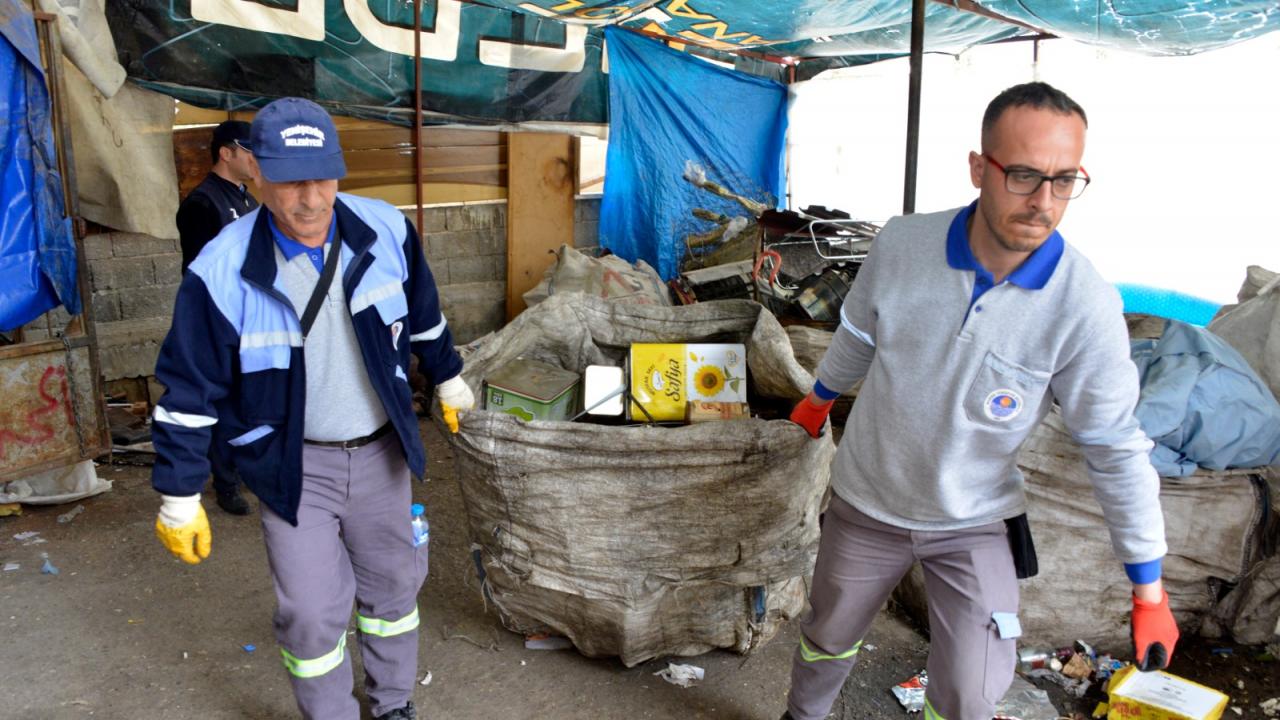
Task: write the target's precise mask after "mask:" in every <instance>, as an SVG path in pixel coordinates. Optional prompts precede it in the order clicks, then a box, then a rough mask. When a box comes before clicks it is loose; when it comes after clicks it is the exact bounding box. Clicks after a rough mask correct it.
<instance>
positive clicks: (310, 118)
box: [250, 97, 347, 182]
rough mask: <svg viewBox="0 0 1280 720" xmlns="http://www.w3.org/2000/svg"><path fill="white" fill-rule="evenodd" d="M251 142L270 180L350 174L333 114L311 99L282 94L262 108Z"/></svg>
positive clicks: (322, 178)
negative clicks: (284, 96)
mask: <svg viewBox="0 0 1280 720" xmlns="http://www.w3.org/2000/svg"><path fill="white" fill-rule="evenodd" d="M250 142H251V143H252V147H253V157H254V158H255V159H257V161H258V167H259V168H261V169H262V176H263V177H265V178H266V179H267V180H269V181H270V182H295V181H298V180H337V179H339V178H342V177H345V176H346V174H347V164H346V163H345V162H343V160H342V146H341V145H339V144H338V129H337V128H336V127H334V125H333V118H331V117H329V113H327V112H325V109H324V108H322V107H320V106H319V105H317V104H315V103H313V102H311V101H310V100H304V99H303V98H296V97H287V98H280V99H279V100H275V101H273V102H271V103H270V104H269V105H267V106H266V107H264V108H262V109H261V110H259V111H258V115H257V116H256V117H254V119H253V129H252V130H251V132H250Z"/></svg>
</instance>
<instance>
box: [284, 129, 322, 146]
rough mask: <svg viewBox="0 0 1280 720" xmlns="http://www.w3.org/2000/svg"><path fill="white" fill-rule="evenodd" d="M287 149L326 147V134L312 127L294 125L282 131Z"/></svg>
mask: <svg viewBox="0 0 1280 720" xmlns="http://www.w3.org/2000/svg"><path fill="white" fill-rule="evenodd" d="M280 137H281V138H283V139H284V144H285V147H324V132H322V131H321V130H320V129H319V128H314V127H311V126H310V125H294V126H293V127H291V128H285V129H284V130H281V131H280Z"/></svg>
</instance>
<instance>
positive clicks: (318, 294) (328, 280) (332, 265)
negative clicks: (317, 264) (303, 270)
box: [302, 236, 342, 341]
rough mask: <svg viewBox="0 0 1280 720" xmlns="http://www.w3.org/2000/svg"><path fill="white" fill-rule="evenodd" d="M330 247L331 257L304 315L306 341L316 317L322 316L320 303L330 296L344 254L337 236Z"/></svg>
mask: <svg viewBox="0 0 1280 720" xmlns="http://www.w3.org/2000/svg"><path fill="white" fill-rule="evenodd" d="M329 245H330V247H329V257H327V258H325V260H324V271H323V272H321V273H320V280H319V281H318V282H316V287H315V289H314V290H312V291H311V299H310V300H308V301H307V309H306V311H305V312H303V313H302V339H303V340H304V341H305V340H306V339H307V333H309V332H311V326H312V325H314V324H315V322H316V315H319V314H320V303H322V302H324V299H325V296H326V295H328V294H329V286H330V285H332V284H333V276H334V274H335V273H336V272H337V270H338V256H339V255H341V254H342V243H341V242H340V241H339V240H338V238H337V237H336V236H335V237H334V239H333V242H331V243H329Z"/></svg>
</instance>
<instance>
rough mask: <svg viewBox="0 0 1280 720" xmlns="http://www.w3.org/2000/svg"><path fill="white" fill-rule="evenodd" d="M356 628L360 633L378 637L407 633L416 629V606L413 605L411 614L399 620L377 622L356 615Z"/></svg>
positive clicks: (374, 619) (358, 614)
mask: <svg viewBox="0 0 1280 720" xmlns="http://www.w3.org/2000/svg"><path fill="white" fill-rule="evenodd" d="M356 627H358V628H360V632H362V633H364V634H365V635H377V636H378V637H391V636H392V635H399V634H401V633H407V632H409V631H410V630H414V629H416V628H417V627H418V606H417V605H414V606H413V612H411V613H409V614H408V615H405V616H404V617H402V618H400V619H399V620H378V619H376V618H367V617H365V616H363V615H361V614H360V613H356Z"/></svg>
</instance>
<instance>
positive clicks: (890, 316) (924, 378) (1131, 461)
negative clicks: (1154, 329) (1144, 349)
mask: <svg viewBox="0 0 1280 720" xmlns="http://www.w3.org/2000/svg"><path fill="white" fill-rule="evenodd" d="M972 207H973V206H970V208H962V209H958V210H949V211H946V212H940V213H931V214H919V215H909V216H905V217H899V218H895V219H894V220H892V221H891V222H889V224H888V225H886V226H885V228H884V230H883V231H882V232H881V233H880V235H879V237H878V238H877V240H876V242H875V244H874V247H873V248H872V251H871V253H870V255H869V256H868V257H867V260H866V262H865V263H864V264H863V266H862V269H861V270H860V271H859V273H858V277H857V280H856V281H855V282H854V285H853V288H852V289H851V290H850V292H849V295H848V296H847V297H846V298H845V302H844V306H843V308H842V309H841V324H840V328H839V329H838V330H837V332H836V334H835V337H834V339H833V341H832V344H831V347H830V349H829V350H828V351H827V354H826V355H825V356H824V357H823V360H822V362H821V363H820V364H819V366H818V380H819V381H820V382H821V383H822V384H823V385H825V386H826V387H827V388H830V389H832V390H837V391H844V390H846V389H848V388H850V387H852V385H853V384H854V382H856V381H857V380H858V379H860V378H862V377H864V376H865V378H866V380H865V382H864V384H863V386H862V389H861V390H860V391H859V393H858V399H857V402H856V403H855V404H854V408H853V412H852V413H851V414H850V416H849V421H848V424H847V426H846V429H845V434H844V438H843V439H842V440H841V443H840V447H839V449H838V450H837V453H836V459H835V463H834V466H833V468H832V487H833V489H834V491H835V492H836V494H838V495H839V496H840V497H841V498H843V499H844V500H845V501H847V502H849V503H850V504H852V505H853V506H854V507H856V508H858V510H860V511H862V512H864V513H866V514H867V515H870V516H871V517H873V518H875V519H877V520H880V521H882V522H886V523H889V524H891V525H895V526H897V527H903V528H908V529H913V530H952V529H959V528H965V527H973V526H977V525H983V524H986V523H990V522H996V521H999V520H1004V519H1007V518H1010V517H1014V516H1016V515H1019V514H1021V513H1023V512H1025V506H1026V500H1025V497H1024V495H1023V478H1022V473H1021V472H1020V471H1019V470H1018V467H1017V462H1016V461H1017V453H1018V449H1019V447H1021V445H1022V443H1023V441H1024V440H1025V439H1026V438H1027V436H1028V435H1029V434H1030V433H1031V431H1032V430H1033V429H1034V428H1035V427H1036V425H1038V424H1039V423H1040V421H1041V420H1042V419H1043V418H1044V416H1045V415H1046V414H1047V413H1048V412H1049V410H1050V407H1051V405H1052V403H1053V402H1054V401H1055V400H1056V401H1057V402H1058V404H1059V405H1060V406H1061V410H1062V417H1063V420H1064V421H1065V423H1066V426H1067V428H1068V429H1069V430H1070V431H1071V433H1072V436H1073V437H1074V438H1075V440H1076V442H1078V443H1079V444H1080V446H1081V448H1082V449H1083V451H1084V455H1085V458H1086V460H1087V461H1088V465H1089V474H1090V478H1091V479H1092V482H1093V486H1094V492H1095V495H1096V496H1097V498H1098V501H1099V503H1100V504H1101V506H1102V510H1103V515H1104V516H1105V519H1106V521H1107V525H1108V527H1109V528H1110V531H1111V538H1112V543H1113V545H1114V547H1115V551H1116V555H1117V557H1118V558H1119V559H1120V560H1121V561H1122V562H1124V563H1144V562H1147V561H1151V560H1155V559H1157V558H1160V557H1162V556H1163V555H1164V554H1165V552H1166V545H1165V539H1164V517H1163V515H1162V514H1161V511H1160V502H1159V497H1158V495H1159V478H1158V477H1157V476H1156V473H1155V470H1154V469H1153V468H1152V467H1151V463H1150V461H1149V460H1148V452H1149V451H1150V449H1151V441H1150V440H1148V439H1147V437H1146V436H1145V435H1144V434H1143V433H1142V430H1141V428H1140V427H1139V425H1138V422H1137V420H1136V419H1135V418H1134V415H1133V410H1134V407H1135V405H1136V404H1137V400H1138V389H1139V388H1138V373H1137V369H1136V367H1135V366H1134V365H1133V362H1132V361H1131V360H1130V359H1129V339H1128V332H1127V329H1126V327H1125V322H1124V316H1123V314H1122V305H1121V302H1120V296H1119V294H1118V293H1117V292H1116V290H1115V288H1114V287H1112V286H1111V285H1110V284H1108V283H1107V282H1106V281H1104V280H1103V279H1102V277H1101V276H1099V275H1098V273H1097V271H1096V270H1094V268H1093V266H1092V265H1090V263H1089V262H1088V260H1086V259H1085V258H1084V256H1082V255H1081V254H1080V253H1079V252H1077V251H1076V250H1075V249H1074V248H1072V247H1071V246H1069V245H1066V244H1065V243H1063V242H1062V241H1061V238H1060V237H1058V236H1057V235H1056V233H1055V237H1054V238H1051V242H1046V243H1045V246H1042V248H1041V250H1040V251H1037V253H1035V254H1033V255H1032V256H1031V258H1029V259H1028V260H1027V262H1025V263H1024V266H1033V269H1034V270H1036V272H1030V273H1028V272H1026V271H1022V272H1021V276H1020V277H1018V276H1019V273H1017V272H1015V274H1014V275H1011V278H1012V279H1013V280H1014V281H1015V282H1011V281H1010V280H1009V279H1006V280H1005V281H1004V282H1002V283H1000V284H998V285H994V287H990V289H987V288H986V287H980V288H978V290H980V291H984V292H981V293H980V296H979V293H978V292H975V279H978V281H979V283H981V279H980V278H981V276H982V274H983V272H984V271H980V266H978V267H979V271H978V272H975V270H973V269H961V267H955V266H953V263H955V261H956V260H957V258H956V257H954V255H955V247H954V246H955V243H956V242H957V240H956V239H955V238H953V240H952V245H953V253H952V254H953V257H952V258H951V259H952V261H953V262H949V261H948V235H949V233H951V234H954V233H956V232H958V233H960V238H959V241H962V242H963V246H964V251H965V253H968V232H967V230H966V229H965V223H964V220H965V217H958V216H960V215H962V214H963V215H964V216H967V213H968V212H971V209H972ZM1055 253H1060V257H1057V258H1056V262H1052V261H1053V260H1054V258H1053V257H1052V256H1053V255H1054V254H1055ZM969 257H970V258H971V257H972V255H971V254H969ZM957 264H959V265H961V266H963V263H957ZM974 264H975V265H976V262H975V263H974ZM1021 270H1022V268H1020V271H1021ZM988 284H989V283H988Z"/></svg>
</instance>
